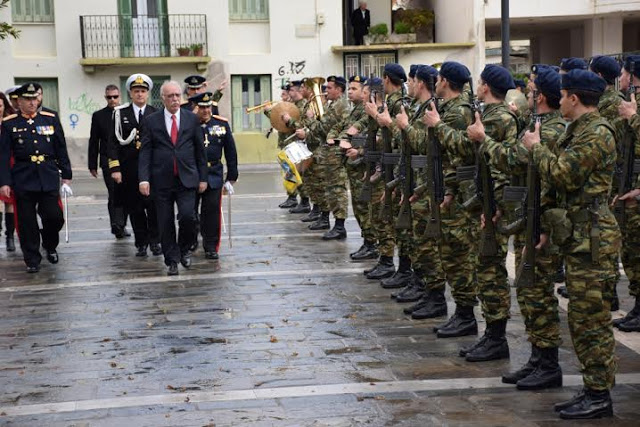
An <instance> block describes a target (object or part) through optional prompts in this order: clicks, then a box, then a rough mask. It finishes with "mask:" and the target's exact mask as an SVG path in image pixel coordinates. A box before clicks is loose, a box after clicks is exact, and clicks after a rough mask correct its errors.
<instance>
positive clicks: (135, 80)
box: [125, 73, 153, 90]
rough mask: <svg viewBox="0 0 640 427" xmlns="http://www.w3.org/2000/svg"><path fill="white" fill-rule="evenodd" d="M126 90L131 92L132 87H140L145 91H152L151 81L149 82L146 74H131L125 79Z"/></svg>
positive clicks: (149, 79) (149, 78)
mask: <svg viewBox="0 0 640 427" xmlns="http://www.w3.org/2000/svg"><path fill="white" fill-rule="evenodd" d="M125 87H126V88H127V90H131V89H133V88H134V87H141V88H144V89H147V90H151V89H153V81H151V77H149V76H147V75H146V74H140V73H138V74H132V75H130V76H129V78H128V79H127V82H126V84H125Z"/></svg>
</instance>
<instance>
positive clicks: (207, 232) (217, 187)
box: [189, 92, 238, 259]
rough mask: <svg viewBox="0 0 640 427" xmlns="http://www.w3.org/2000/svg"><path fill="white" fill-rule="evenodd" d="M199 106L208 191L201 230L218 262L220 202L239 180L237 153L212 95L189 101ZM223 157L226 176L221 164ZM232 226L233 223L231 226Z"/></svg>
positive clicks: (209, 255) (208, 253) (208, 250)
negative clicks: (217, 111) (214, 104)
mask: <svg viewBox="0 0 640 427" xmlns="http://www.w3.org/2000/svg"><path fill="white" fill-rule="evenodd" d="M189 101H191V102H192V103H194V104H195V105H196V106H197V107H198V111H197V114H198V118H199V119H200V124H201V126H202V132H203V134H204V148H205V154H206V157H207V171H208V175H207V184H208V185H207V189H206V190H205V191H204V193H202V194H201V198H202V209H201V212H200V231H201V233H202V246H203V247H204V251H205V257H206V258H207V259H218V251H219V249H220V223H221V215H222V213H221V203H222V194H223V189H224V191H226V192H228V193H229V194H233V184H235V183H236V181H237V180H238V154H237V151H236V144H235V141H234V140H233V134H232V133H231V126H229V121H228V120H227V119H226V118H224V117H222V116H219V115H215V114H211V108H212V106H213V94H212V93H211V92H205V93H200V94H198V95H195V96H193V97H191V98H189ZM223 154H224V159H225V163H226V165H227V176H226V177H225V176H224V167H223V165H222V163H221V159H222V155H223ZM229 226H231V224H229Z"/></svg>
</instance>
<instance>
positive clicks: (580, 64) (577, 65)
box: [560, 58, 587, 71]
mask: <svg viewBox="0 0 640 427" xmlns="http://www.w3.org/2000/svg"><path fill="white" fill-rule="evenodd" d="M560 69H561V70H562V71H571V70H586V69H587V63H586V62H584V59H582V58H562V61H560Z"/></svg>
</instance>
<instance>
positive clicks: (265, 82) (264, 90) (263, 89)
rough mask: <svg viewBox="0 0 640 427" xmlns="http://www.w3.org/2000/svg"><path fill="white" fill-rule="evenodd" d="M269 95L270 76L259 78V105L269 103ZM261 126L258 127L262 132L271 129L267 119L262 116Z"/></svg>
mask: <svg viewBox="0 0 640 427" xmlns="http://www.w3.org/2000/svg"><path fill="white" fill-rule="evenodd" d="M271 96H272V94H271V76H270V75H268V76H260V98H261V99H260V103H261V104H262V103H263V102H267V101H270V100H271V99H273V98H271ZM260 117H261V120H262V126H261V127H260V128H261V129H262V130H263V131H266V130H268V129H269V128H270V127H271V123H270V122H269V120H268V119H267V116H265V115H264V114H262V115H261V116H260Z"/></svg>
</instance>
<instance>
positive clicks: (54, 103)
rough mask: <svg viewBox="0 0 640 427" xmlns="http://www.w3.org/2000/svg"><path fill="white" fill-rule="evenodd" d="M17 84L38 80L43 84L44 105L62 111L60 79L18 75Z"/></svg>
mask: <svg viewBox="0 0 640 427" xmlns="http://www.w3.org/2000/svg"><path fill="white" fill-rule="evenodd" d="M15 82H16V83H15V84H17V85H23V84H25V83H28V82H38V83H40V85H41V86H42V106H43V107H47V108H50V109H52V110H54V111H60V103H59V101H58V79H51V78H40V77H16V78H15Z"/></svg>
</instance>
